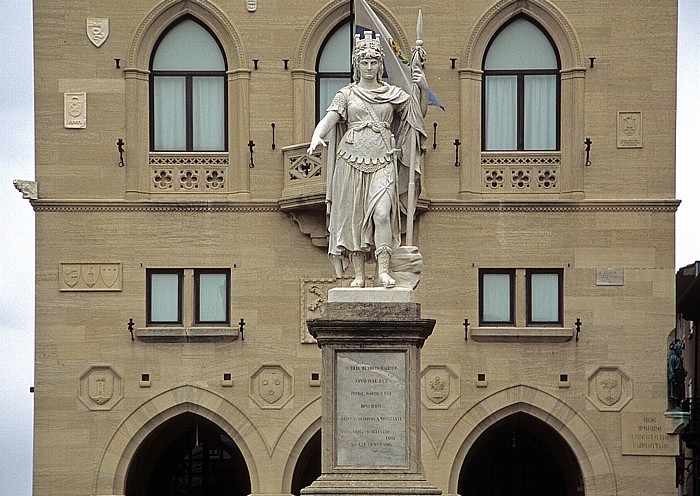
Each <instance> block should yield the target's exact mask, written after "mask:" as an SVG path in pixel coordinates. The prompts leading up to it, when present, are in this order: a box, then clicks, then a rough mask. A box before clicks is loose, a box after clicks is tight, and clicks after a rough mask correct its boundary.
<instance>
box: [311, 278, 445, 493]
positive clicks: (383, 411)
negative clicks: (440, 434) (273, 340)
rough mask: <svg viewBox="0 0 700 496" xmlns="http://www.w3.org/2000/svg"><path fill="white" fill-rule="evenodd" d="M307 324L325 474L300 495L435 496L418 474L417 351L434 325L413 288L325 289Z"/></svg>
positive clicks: (419, 423) (419, 461) (418, 403)
mask: <svg viewBox="0 0 700 496" xmlns="http://www.w3.org/2000/svg"><path fill="white" fill-rule="evenodd" d="M328 296H329V297H328V300H329V301H328V303H327V305H326V309H325V312H324V316H323V318H322V319H314V320H309V321H307V325H308V327H309V331H310V332H311V334H312V335H313V336H314V337H315V338H316V340H317V342H318V345H319V346H320V347H321V350H322V352H323V377H325V378H326V380H324V381H323V391H322V397H323V403H322V409H321V410H322V415H323V426H322V429H323V431H322V443H321V445H322V446H321V448H322V456H321V460H322V464H321V466H322V467H321V470H322V473H323V475H321V477H319V478H318V479H317V480H316V481H315V482H314V483H313V484H311V485H310V486H308V487H306V488H304V489H302V491H301V494H303V495H306V496H313V495H337V496H342V495H348V496H349V495H353V496H362V495H367V496H370V495H372V496H391V495H394V496H398V495H401V496H404V495H405V496H413V495H415V496H419V495H424V496H427V495H433V496H437V495H439V494H442V492H441V491H440V490H439V489H437V488H436V487H434V486H432V485H430V484H429V483H428V482H427V481H426V479H425V477H424V476H423V473H422V464H421V455H420V453H421V450H420V425H421V422H420V408H421V404H420V349H421V348H422V347H423V343H424V342H425V340H426V339H427V338H428V336H430V334H431V333H432V332H433V328H434V326H435V320H433V319H423V318H421V315H420V305H419V304H417V303H415V300H414V295H413V292H412V291H406V290H402V289H398V290H396V289H393V290H386V289H357V288H355V289H340V290H331V291H329V295H328Z"/></svg>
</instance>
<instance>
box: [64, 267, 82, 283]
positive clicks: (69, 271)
mask: <svg viewBox="0 0 700 496" xmlns="http://www.w3.org/2000/svg"><path fill="white" fill-rule="evenodd" d="M63 280H64V281H65V283H66V285H67V286H68V287H71V288H72V287H73V286H75V285H76V284H78V281H79V280H80V265H64V266H63Z"/></svg>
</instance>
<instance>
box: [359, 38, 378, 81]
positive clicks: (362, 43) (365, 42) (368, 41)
mask: <svg viewBox="0 0 700 496" xmlns="http://www.w3.org/2000/svg"><path fill="white" fill-rule="evenodd" d="M364 35H365V37H364V38H360V35H359V34H356V35H355V48H354V49H353V51H352V67H353V76H352V79H353V81H355V82H358V81H359V80H360V60H363V59H375V60H378V61H379V70H378V71H377V82H381V80H382V70H383V69H382V62H383V61H384V51H383V50H382V45H381V43H379V34H377V35H376V37H373V36H372V31H365V32H364Z"/></svg>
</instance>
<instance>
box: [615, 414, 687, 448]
mask: <svg viewBox="0 0 700 496" xmlns="http://www.w3.org/2000/svg"><path fill="white" fill-rule="evenodd" d="M668 427H669V426H668V423H667V421H666V419H665V418H664V415H663V414H662V413H637V412H623V414H622V454H623V455H652V456H676V455H678V438H677V437H676V436H675V435H670V434H668Z"/></svg>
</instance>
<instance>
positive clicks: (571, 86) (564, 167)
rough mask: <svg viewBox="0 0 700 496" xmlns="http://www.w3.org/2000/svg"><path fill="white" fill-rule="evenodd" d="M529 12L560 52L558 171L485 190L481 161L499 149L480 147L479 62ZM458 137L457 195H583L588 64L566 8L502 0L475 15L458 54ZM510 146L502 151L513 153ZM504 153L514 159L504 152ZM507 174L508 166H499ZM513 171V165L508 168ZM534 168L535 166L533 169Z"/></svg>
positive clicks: (536, 0)
mask: <svg viewBox="0 0 700 496" xmlns="http://www.w3.org/2000/svg"><path fill="white" fill-rule="evenodd" d="M518 16H524V17H527V18H528V20H532V21H534V22H535V23H536V24H537V25H538V26H539V27H540V28H542V29H543V31H544V32H546V34H547V35H548V36H549V37H550V39H551V40H552V43H553V46H554V48H555V50H556V52H557V53H558V55H559V58H560V64H561V70H560V73H559V76H560V146H559V153H558V156H557V157H555V159H556V160H557V161H558V162H559V163H560V165H558V170H557V171H555V172H556V174H557V175H558V176H559V178H558V180H557V183H556V188H546V189H545V188H539V189H537V188H534V189H522V190H520V189H518V188H510V189H501V190H498V189H491V190H488V191H485V189H484V187H483V186H482V183H483V182H484V177H483V172H482V167H480V166H479V164H482V162H484V161H493V160H494V159H495V160H498V159H499V157H498V154H499V153H500V152H484V151H482V147H481V144H482V129H481V125H480V123H481V121H482V115H481V114H482V79H483V70H482V62H483V60H484V55H485V54H486V50H487V49H488V46H489V43H490V41H491V40H492V39H493V37H494V36H495V35H496V34H497V33H498V32H499V30H500V29H501V27H502V26H504V25H506V24H507V23H508V22H510V21H511V20H512V19H513V18H515V17H518ZM458 72H459V77H460V90H459V92H460V109H459V119H460V123H459V127H460V136H461V138H460V139H461V141H462V142H463V143H464V145H463V146H462V147H461V148H460V162H461V163H462V164H464V165H468V166H465V167H461V168H460V171H459V174H460V176H459V197H460V199H464V200H469V199H481V198H483V197H484V196H485V195H484V193H499V194H500V196H503V195H506V194H509V193H522V192H531V193H550V194H551V193H558V194H559V195H561V196H562V197H563V198H569V199H580V198H583V193H584V191H583V186H584V177H583V176H584V174H583V171H584V169H583V168H584V163H585V147H584V145H583V140H584V137H585V136H584V97H585V95H584V83H585V76H586V69H585V64H584V57H583V55H582V47H581V42H580V41H579V38H578V35H577V34H576V31H575V30H574V28H573V26H572V24H571V23H570V22H569V20H568V19H567V17H566V16H565V15H564V13H563V12H562V11H561V10H559V8H558V7H556V6H555V5H554V4H552V3H551V2H549V1H547V0H529V1H527V2H523V1H521V0H500V1H498V2H497V3H496V4H494V5H493V6H492V7H490V8H489V9H488V10H487V11H486V12H485V13H484V14H483V15H482V16H481V17H480V18H478V19H477V21H476V22H475V24H474V25H473V27H472V28H471V30H470V31H468V32H467V36H466V41H465V44H464V47H463V50H462V55H461V58H460V68H459V71H458ZM512 153H513V152H508V153H507V154H505V155H512ZM516 153H517V154H518V157H516V158H517V159H518V160H521V161H523V160H524V161H525V162H527V161H529V160H530V154H534V155H533V157H534V158H535V160H541V158H540V155H542V153H541V152H525V151H523V152H516ZM506 159H512V157H510V156H507V157H506ZM502 172H504V173H506V174H507V172H508V171H506V170H505V169H504V171H502ZM511 172H512V171H511ZM532 172H533V173H534V171H532Z"/></svg>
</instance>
